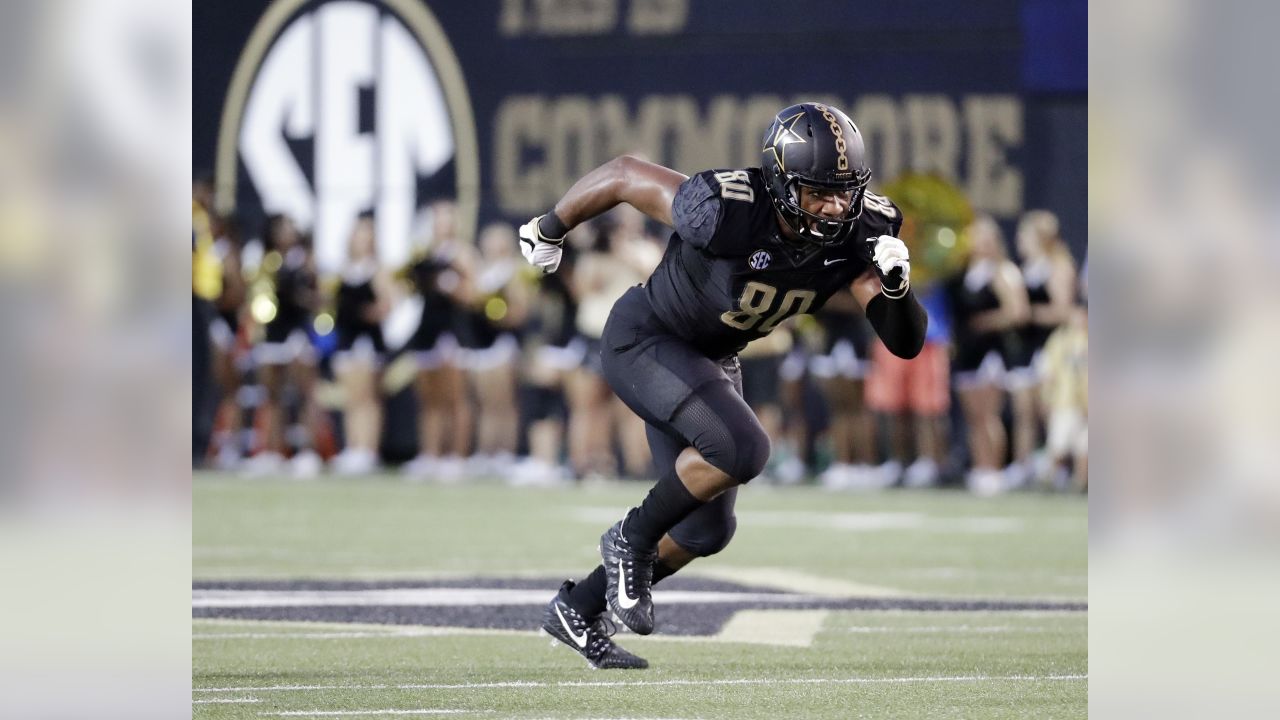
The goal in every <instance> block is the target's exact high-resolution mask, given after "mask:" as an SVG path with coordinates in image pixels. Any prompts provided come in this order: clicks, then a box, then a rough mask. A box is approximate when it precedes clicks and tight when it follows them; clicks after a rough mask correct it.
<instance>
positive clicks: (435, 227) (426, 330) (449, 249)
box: [401, 200, 475, 480]
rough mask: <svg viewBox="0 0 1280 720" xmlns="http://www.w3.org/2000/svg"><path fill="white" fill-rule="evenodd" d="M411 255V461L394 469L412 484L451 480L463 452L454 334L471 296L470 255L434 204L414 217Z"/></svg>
mask: <svg viewBox="0 0 1280 720" xmlns="http://www.w3.org/2000/svg"><path fill="white" fill-rule="evenodd" d="M418 223H419V225H420V226H421V227H420V229H419V230H418V231H416V232H415V237H417V238H419V242H420V245H421V246H420V248H419V249H418V256H417V258H416V259H415V260H414V261H413V262H412V264H411V265H410V267H409V268H408V271H407V274H408V277H409V280H410V284H411V285H412V286H413V288H414V290H415V291H416V292H417V296H418V300H419V301H420V302H421V304H422V313H421V317H420V319H419V322H418V327H417V329H416V330H415V331H414V333H413V336H412V337H411V338H410V340H409V345H408V348H409V350H410V351H411V352H412V353H413V357H414V360H415V362H416V364H417V376H416V378H415V379H414V395H415V397H416V399H417V402H418V454H417V456H416V457H414V458H413V459H412V460H410V461H409V462H407V463H405V465H404V467H402V468H401V470H402V472H404V473H405V474H406V475H408V476H410V477H413V478H421V479H425V478H436V479H442V480H458V479H461V478H462V476H463V471H464V469H465V468H464V460H463V458H465V457H466V456H467V455H468V454H469V453H470V452H471V438H472V425H473V422H474V420H473V418H474V410H473V406H472V403H471V398H470V394H469V392H468V388H467V376H466V370H465V359H464V356H463V353H462V347H461V344H460V343H459V340H458V334H459V332H460V331H461V330H465V327H463V326H462V325H463V320H462V318H463V308H464V307H465V305H466V303H467V302H468V299H469V298H470V297H471V294H472V290H471V284H472V282H473V280H472V275H473V265H474V261H473V257H474V254H475V249H474V248H473V247H472V246H471V245H470V244H469V243H467V242H465V241H463V240H462V239H461V238H460V237H458V226H457V207H456V205H455V204H454V202H453V201H452V200H437V201H435V202H433V203H431V204H430V205H429V206H427V207H426V208H425V209H424V210H423V212H422V213H421V214H420V215H419V218H418Z"/></svg>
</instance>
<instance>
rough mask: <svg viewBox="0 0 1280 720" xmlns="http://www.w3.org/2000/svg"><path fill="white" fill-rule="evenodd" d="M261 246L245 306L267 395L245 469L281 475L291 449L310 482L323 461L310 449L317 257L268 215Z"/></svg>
mask: <svg viewBox="0 0 1280 720" xmlns="http://www.w3.org/2000/svg"><path fill="white" fill-rule="evenodd" d="M260 244H261V247H260V248H258V249H259V250H260V251H261V253H262V254H261V257H260V259H259V261H258V263H257V265H256V277H255V279H254V281H253V283H252V285H251V288H250V300H249V303H250V306H249V307H250V313H251V315H252V317H253V319H254V320H255V321H256V322H257V323H258V324H259V325H260V326H261V328H262V337H261V340H260V341H259V342H258V343H257V344H256V345H255V346H254V348H253V361H254V365H255V367H256V368H257V372H258V377H259V380H260V382H261V383H262V386H263V389H264V390H265V393H264V394H263V397H262V400H261V403H260V405H259V406H258V412H257V426H258V429H259V430H260V440H259V445H260V449H259V451H258V452H257V453H256V454H255V455H254V456H253V457H251V458H249V460H248V461H246V462H245V464H244V470H245V471H246V472H249V473H250V474H255V475H257V474H269V473H275V472H280V471H281V470H283V469H284V462H285V456H286V455H288V454H289V449H290V447H291V446H292V447H293V448H296V452H294V454H293V458H292V460H291V462H290V467H291V470H292V471H293V473H294V474H295V475H298V476H300V477H309V476H313V475H315V474H316V473H318V472H319V471H320V469H321V467H322V464H323V463H322V461H321V460H320V456H319V455H317V454H316V452H315V450H314V449H313V447H312V441H313V438H314V434H315V429H316V428H317V427H319V424H320V422H321V421H320V411H319V408H318V407H317V405H316V402H315V386H316V367H315V364H316V352H315V349H314V347H313V346H312V344H311V338H310V334H309V333H310V330H311V326H312V322H313V321H314V317H315V313H316V310H317V309H318V307H319V305H320V293H319V290H318V287H317V282H316V270H315V260H314V258H313V257H312V254H311V249H310V247H309V244H308V242H307V241H306V240H305V239H304V238H303V237H302V235H301V234H300V233H299V232H298V228H297V227H296V226H295V225H294V223H293V220H291V219H290V218H289V217H288V216H286V215H271V216H269V217H268V218H267V220H266V224H265V227H264V230H263V233H262V238H261V241H260ZM290 390H292V391H293V392H292V395H290V394H289V391H290ZM291 401H292V402H291ZM289 406H293V407H294V408H296V411H297V420H298V421H297V423H296V424H295V425H293V426H292V427H290V425H289V424H288V409H289ZM286 428H289V437H286Z"/></svg>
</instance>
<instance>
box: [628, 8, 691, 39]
mask: <svg viewBox="0 0 1280 720" xmlns="http://www.w3.org/2000/svg"><path fill="white" fill-rule="evenodd" d="M688 20H689V0H631V12H630V14H629V15H628V17H627V30H629V31H630V32H631V34H632V35H671V34H673V33H676V32H679V31H681V30H683V29H684V28H685V25H686V24H687V22H688Z"/></svg>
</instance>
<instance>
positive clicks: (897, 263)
mask: <svg viewBox="0 0 1280 720" xmlns="http://www.w3.org/2000/svg"><path fill="white" fill-rule="evenodd" d="M867 242H874V243H875V249H874V251H873V252H872V254H871V261H872V262H874V263H875V266H876V272H877V273H879V275H880V282H881V284H882V285H884V290H883V291H882V292H884V294H885V295H886V296H887V297H891V298H899V297H902V296H903V295H906V294H907V290H908V289H909V288H910V287H911V258H910V257H909V256H908V253H907V244H906V243H904V242H902V241H901V240H899V239H898V238H896V237H894V236H892V235H881V236H880V237H878V238H875V239H874V240H872V239H868V240H867Z"/></svg>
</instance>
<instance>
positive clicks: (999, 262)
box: [192, 176, 1088, 495]
mask: <svg viewBox="0 0 1280 720" xmlns="http://www.w3.org/2000/svg"><path fill="white" fill-rule="evenodd" d="M882 192H884V193H885V194H887V195H889V197H891V198H893V199H894V200H895V201H896V202H897V203H898V204H899V205H900V206H901V207H902V209H903V211H904V214H905V216H906V219H907V222H906V224H905V225H904V227H903V231H902V235H903V239H904V240H906V241H907V243H908V245H909V246H910V247H911V253H912V268H913V270H912V282H913V286H914V287H916V289H917V294H918V295H919V296H920V297H921V300H922V302H923V304H924V305H925V307H926V309H927V310H928V313H929V335H928V338H927V340H926V346H925V349H924V351H923V352H922V353H921V355H920V356H919V357H918V358H916V359H914V360H911V361H904V360H901V359H899V358H896V357H894V356H893V355H891V354H890V353H889V352H888V351H887V350H886V349H885V348H884V347H883V345H881V344H880V343H879V341H878V340H875V339H874V334H873V333H872V332H871V330H870V328H869V326H868V325H867V323H866V321H865V320H864V319H863V317H862V313H861V311H860V310H859V309H858V307H857V304H856V302H855V301H854V299H853V296H852V294H850V293H844V294H841V295H837V296H836V297H834V298H833V299H832V300H831V301H830V302H829V303H828V305H827V306H826V307H825V308H823V309H822V310H821V311H820V312H818V313H817V314H816V315H812V316H800V317H798V318H796V319H794V320H792V321H791V322H788V323H786V324H784V325H783V326H781V327H779V328H778V329H777V330H775V331H774V332H773V333H772V334H771V335H769V336H768V337H765V338H762V339H761V340H759V341H757V342H755V343H752V344H751V345H750V346H748V347H747V348H746V350H744V351H743V352H742V353H741V359H742V367H743V375H744V387H745V395H746V399H747V402H748V403H749V404H750V405H751V406H752V407H753V408H754V409H755V410H756V412H757V414H758V415H759V417H760V420H761V422H762V423H763V424H764V426H765V429H766V430H767V431H768V432H769V435H770V437H771V438H772V439H773V441H774V444H773V453H772V457H771V459H770V461H769V465H768V467H767V468H766V470H765V473H764V476H763V477H762V479H763V480H765V481H766V482H776V483H780V484H796V483H806V482H812V483H817V484H820V485H822V486H823V487H827V488H830V489H833V490H858V489H864V490H865V489H877V488H888V487H894V486H903V487H930V486H936V485H953V484H956V485H963V486H965V487H967V488H968V489H969V490H970V491H972V492H974V493H977V494H982V495H992V494H997V493H1002V492H1006V491H1010V490H1017V489H1022V488H1038V489H1046V490H1059V491H1069V490H1070V491H1084V490H1086V489H1087V487H1088V311H1087V283H1086V277H1087V275H1086V273H1085V272H1082V271H1081V270H1080V269H1079V267H1078V262H1077V260H1076V258H1074V257H1073V256H1072V254H1071V252H1070V251H1069V249H1068V246H1067V245H1066V244H1065V243H1064V241H1063V239H1062V238H1061V237H1060V235H1059V231H1058V221H1057V218H1056V217H1055V216H1054V215H1053V213H1051V212H1049V211H1045V210H1033V211H1029V212H1027V213H1025V214H1024V215H1022V216H1021V218H1019V219H1018V221H1017V223H1016V233H1015V236H1014V237H1013V238H1012V239H1009V238H1006V237H1005V236H1004V233H1003V232H1002V231H1001V228H1000V226H999V225H998V224H997V223H996V222H995V221H994V220H993V219H991V218H990V217H986V216H982V215H976V214H974V213H973V212H972V210H971V209H970V208H969V205H968V203H967V201H966V200H965V199H964V198H963V196H961V195H960V194H959V191H958V190H956V189H955V188H954V187H952V186H950V185H949V184H947V183H946V182H945V181H942V180H940V179H937V178H934V177H931V176H908V177H905V178H902V179H900V180H899V181H897V182H895V183H894V184H892V185H890V186H888V187H885V188H883V189H882ZM212 196H213V186H212V182H211V181H210V180H209V179H204V178H201V179H197V180H196V181H195V182H194V183H193V202H192V238H193V240H192V242H193V256H192V288H193V294H192V295H193V329H194V338H193V340H194V344H195V348H194V352H193V357H194V361H193V372H194V383H193V406H194V415H195V417H194V423H193V430H194V438H193V446H192V448H193V464H194V466H196V467H207V468H216V469H221V470H228V471H236V472H240V473H244V474H248V475H292V476H295V477H299V478H308V477H314V476H316V475H318V474H320V473H322V472H329V473H334V474H344V475H359V474H364V473H369V472H374V471H379V470H392V469H393V468H396V469H398V472H400V473H402V474H403V475H405V476H406V477H408V478H415V479H424V480H425V479H431V480H436V481H445V482H449V481H465V480H467V479H470V478H499V479H502V480H505V481H506V482H509V483H512V484H527V485H538V484H558V483H565V482H572V481H574V480H581V479H587V478H592V477H629V478H651V476H650V474H649V473H650V467H649V463H650V459H649V455H648V448H647V443H646V439H645V428H644V424H643V422H642V421H641V420H640V419H639V418H637V417H636V416H635V415H634V414H632V413H631V412H630V411H629V410H628V409H627V408H626V407H625V406H624V405H622V403H621V402H620V401H619V400H618V399H617V398H615V397H614V396H613V394H612V392H611V391H610V390H609V388H608V386H607V385H606V383H605V382H604V379H603V377H602V376H601V371H600V360H599V338H600V335H601V333H602V332H603V330H604V324H605V319H606V318H607V316H608V313H609V310H610V308H611V306H612V304H613V302H614V300H615V299H616V298H617V297H618V296H620V295H621V294H622V293H623V292H624V291H625V290H626V289H627V288H629V287H631V286H633V285H636V284H638V283H641V282H643V281H644V280H645V278H647V277H648V275H649V273H650V272H651V271H652V270H653V268H654V267H656V266H657V264H658V262H659V260H660V259H661V257H662V253H663V250H664V248H665V243H666V238H665V236H663V237H659V236H657V235H655V234H654V233H653V232H652V228H650V227H648V226H647V224H646V220H645V218H644V217H643V216H642V215H641V214H639V213H638V212H635V211H634V210H631V209H630V208H626V207H622V208H618V209H615V210H614V211H612V212H611V213H610V214H608V215H606V216H604V217H602V218H600V219H598V220H597V221H595V222H592V223H589V224H586V225H584V226H582V227H579V228H575V229H574V231H573V232H571V233H570V236H569V241H568V243H567V247H568V248H569V249H568V251H567V252H566V254H565V260H564V263H563V265H562V266H561V269H560V271H559V272H557V273H556V274H554V275H550V276H546V277H541V276H540V274H539V273H538V272H537V271H535V270H534V269H533V268H531V267H529V266H528V265H527V264H526V263H525V262H524V261H523V259H522V258H521V256H520V253H519V249H518V246H517V239H516V232H515V228H513V227H512V226H511V225H508V224H505V223H493V224H489V225H487V226H485V227H483V228H482V229H481V230H480V231H479V232H478V233H477V237H476V238H474V240H473V239H472V238H470V237H460V235H459V232H458V223H457V222H456V209H455V206H454V204H453V203H452V202H450V201H448V200H438V201H436V202H433V203H431V204H429V205H428V206H426V207H424V208H423V210H422V212H420V213H419V215H418V219H417V222H416V224H415V225H416V226H415V228H414V231H413V239H414V242H413V245H414V248H415V251H414V255H413V260H412V261H411V262H410V263H408V264H406V265H405V266H404V267H384V266H383V265H381V264H380V262H379V260H378V252H377V244H378V238H377V236H376V232H375V225H374V222H373V217H372V215H370V214H366V215H362V216H361V217H360V218H359V220H357V222H356V223H355V225H354V228H353V230H352V232H351V234H350V238H349V241H348V247H347V256H346V261H345V263H344V264H343V266H342V268H341V270H340V272H338V273H336V274H334V275H333V276H331V277H325V276H321V275H319V274H318V273H317V270H316V265H315V261H314V256H313V252H312V248H311V243H310V238H308V237H307V235H306V234H305V233H303V232H301V231H300V230H299V228H298V227H297V226H296V225H295V224H294V222H293V221H292V220H291V219H290V218H289V217H287V216H284V215H272V216H269V217H267V218H266V219H265V221H264V222H263V223H262V227H260V228H256V227H255V228H246V227H243V226H242V225H241V223H239V222H238V221H237V219H236V218H234V217H222V216H219V215H218V214H216V213H215V212H214V211H213V209H212V208H213V203H212ZM388 419H390V420H391V421H390V422H388Z"/></svg>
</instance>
